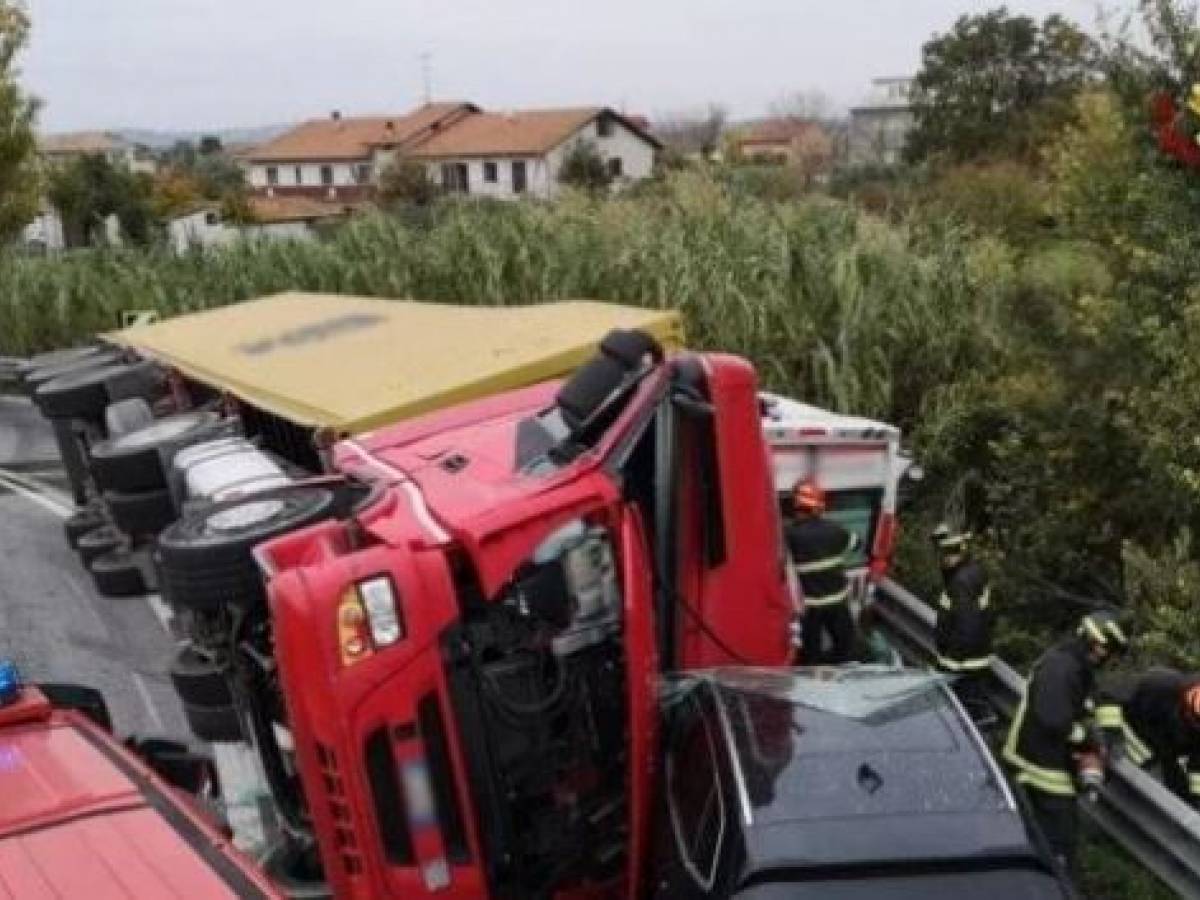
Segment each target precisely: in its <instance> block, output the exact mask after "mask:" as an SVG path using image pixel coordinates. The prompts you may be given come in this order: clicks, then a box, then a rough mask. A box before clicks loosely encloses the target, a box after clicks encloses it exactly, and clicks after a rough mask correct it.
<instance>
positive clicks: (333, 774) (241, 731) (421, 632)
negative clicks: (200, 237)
mask: <svg viewBox="0 0 1200 900" xmlns="http://www.w3.org/2000/svg"><path fill="white" fill-rule="evenodd" d="M593 312H594V311H593ZM264 318H266V319H269V318H270V316H269V315H267V314H266V313H264ZM378 318H379V316H377V315H376V314H375V312H374V311H373V308H372V311H370V312H367V313H362V312H359V313H355V314H354V315H351V316H347V315H346V314H341V315H340V316H335V317H334V319H332V320H330V321H334V322H337V323H340V325H338V327H337V328H336V329H331V328H330V327H321V328H318V327H317V325H320V324H321V323H320V322H318V323H317V324H315V325H311V326H310V325H305V326H304V327H303V329H301V328H299V327H295V326H293V327H292V329H291V331H289V332H287V334H289V335H292V336H291V337H289V338H288V339H287V340H285V341H276V342H275V343H274V344H270V345H269V346H268V344H266V343H264V342H263V341H252V342H249V343H247V341H246V340H241V343H240V344H239V345H238V347H239V349H238V351H237V352H238V353H240V354H241V355H242V356H243V357H245V358H246V359H248V360H249V361H250V362H249V363H248V364H247V366H248V368H247V370H246V371H247V372H250V373H251V374H253V364H255V362H256V361H257V360H259V359H261V357H262V355H263V354H266V353H267V352H268V351H273V350H275V349H277V348H278V347H281V346H284V347H292V346H298V345H301V344H304V343H305V342H310V341H321V340H325V339H326V338H328V336H329V335H331V334H336V335H345V334H351V333H352V334H353V335H354V336H355V338H356V339H365V338H364V337H363V336H364V335H368V336H369V332H370V329H371V328H372V327H373V324H374V323H375V322H376V321H377V320H378ZM171 324H172V323H169V322H168V323H164V325H162V326H157V327H161V328H164V329H169V328H170V327H171ZM264 348H265V349H264ZM373 349H374V351H375V352H379V351H380V350H386V345H384V344H380V345H378V346H375V347H374V348H373ZM364 355H365V354H360V355H358V356H357V357H355V356H353V355H352V356H349V357H347V362H346V364H347V365H348V366H350V365H352V360H353V359H355V358H359V359H361V358H363V357H364ZM159 361H160V362H161V361H166V362H169V360H161V359H160V360H159ZM243 362H244V360H243ZM503 362H504V360H503V359H501V363H502V364H503ZM290 364H291V365H293V366H296V365H300V363H299V361H296V362H292V363H290ZM440 364H442V365H448V364H452V361H445V362H442V363H440ZM558 364H559V365H561V364H562V360H559V362H558ZM176 374H177V375H180V377H178V378H174V379H172V383H173V386H174V391H173V393H174V395H175V400H176V403H177V405H184V406H186V405H187V402H188V401H189V400H190V401H191V402H193V403H194V402H196V401H199V402H201V403H204V402H207V405H208V407H209V409H210V410H212V412H211V413H206V414H204V415H210V416H218V415H219V417H221V418H222V419H223V420H225V419H228V418H229V413H230V412H231V410H236V412H237V414H238V415H237V416H236V421H238V422H239V423H240V427H241V429H242V430H243V431H244V432H245V433H246V434H247V435H248V436H251V437H255V438H256V439H257V444H258V449H250V448H248V447H247V445H246V444H245V443H244V441H242V439H241V438H236V437H228V436H227V432H219V433H218V432H214V431H213V430H212V428H211V423H210V422H207V421H205V422H204V423H202V424H203V428H202V429H201V432H202V434H203V440H204V441H206V442H207V443H194V444H193V445H192V446H191V447H190V448H188V451H187V452H186V453H185V452H180V448H179V447H178V446H173V447H171V448H167V447H165V446H164V447H162V448H159V449H158V450H155V451H154V453H156V454H158V456H157V457H155V458H154V465H155V466H158V465H160V464H161V466H162V467H163V468H164V470H165V471H166V472H167V473H168V475H169V477H164V483H165V484H166V486H165V487H164V488H162V492H164V493H168V494H170V496H168V497H167V499H166V502H173V503H175V505H176V506H177V507H178V511H179V512H180V513H181V516H180V518H179V519H178V521H176V522H175V523H174V524H171V525H169V526H167V527H166V529H165V530H164V531H162V533H161V534H160V535H159V536H158V539H157V541H156V543H155V548H156V549H155V557H156V568H157V578H158V581H159V585H160V588H161V590H162V593H163V594H164V596H165V598H166V599H167V600H168V601H169V603H170V604H171V606H172V607H173V609H174V611H175V613H176V616H177V618H178V621H179V624H180V627H181V630H182V632H183V633H184V634H185V635H186V637H187V642H186V645H185V647H184V648H183V650H182V651H181V656H180V659H179V660H178V661H177V665H176V666H175V668H174V669H173V670H172V673H171V675H172V680H173V681H174V683H175V686H176V689H177V691H178V692H179V694H180V696H181V698H182V700H183V701H184V704H185V711H186V712H187V713H188V716H189V720H190V721H192V724H193V728H194V730H195V731H196V733H197V734H198V735H200V736H202V737H205V738H207V739H209V740H237V739H243V738H244V739H246V740H249V741H250V742H251V743H252V744H253V745H254V747H255V749H256V750H257V753H258V756H259V759H260V760H261V763H262V768H263V771H264V774H265V776H266V780H267V783H268V785H269V787H270V792H271V795H272V799H273V805H274V807H275V809H276V811H277V813H278V816H279V819H280V821H281V825H282V827H281V833H282V835H283V836H284V844H283V848H282V851H280V852H277V853H275V854H273V856H272V860H271V863H272V868H271V871H270V874H271V875H272V877H273V878H275V880H276V884H281V885H284V886H286V888H287V890H288V891H289V892H292V893H309V892H313V891H317V892H320V891H322V890H324V889H326V888H327V889H328V890H330V891H331V892H332V893H333V894H334V895H335V896H338V897H364V898H365V897H417V896H434V895H445V896H451V897H454V896H458V897H479V896H494V897H506V896H507V897H534V896H546V897H549V896H562V897H569V896H577V897H592V896H618V895H624V896H636V895H639V894H641V893H643V892H645V891H646V890H647V889H648V888H649V885H648V883H647V882H648V873H647V871H646V864H647V861H648V855H649V854H648V847H649V846H650V844H649V841H650V837H649V829H650V827H651V820H652V818H653V817H654V815H655V796H656V792H657V787H658V774H659V773H658V771H657V760H658V759H659V751H658V735H657V728H658V698H657V694H656V692H657V685H658V682H659V678H660V677H661V675H662V674H663V673H664V672H672V671H677V670H684V669H694V668H703V667H712V666H721V665H759V666H778V665H784V664H787V663H788V662H789V661H790V659H791V653H792V647H791V644H790V629H789V625H790V623H791V622H792V620H793V617H794V616H795V615H796V613H797V609H796V603H795V598H794V597H793V596H792V593H791V591H790V590H789V586H788V579H787V577H786V567H785V560H784V557H783V552H782V542H781V540H780V529H779V510H778V487H779V486H778V485H777V484H775V483H774V482H775V481H776V480H777V475H778V473H775V474H774V475H773V465H772V460H771V457H770V453H769V450H768V445H767V439H766V438H765V437H764V427H766V426H767V425H768V424H770V425H773V427H774V429H775V431H778V433H779V435H780V437H779V438H778V440H786V441H791V440H793V438H792V437H788V436H787V435H788V434H790V432H789V431H787V429H782V428H780V427H779V426H780V421H781V420H780V414H779V412H778V408H777V407H772V406H771V404H766V405H764V401H763V400H762V399H761V398H760V397H759V395H758V393H757V385H756V379H755V375H754V372H753V369H752V368H751V367H750V365H749V364H748V363H746V362H745V361H743V360H740V359H737V358H735V357H731V356H726V355H721V354H698V353H689V352H679V353H675V354H673V355H667V354H666V353H664V350H663V347H662V346H661V343H660V341H657V340H655V339H654V338H653V337H651V336H650V335H648V334H647V333H645V332H643V331H639V330H635V329H632V328H625V329H621V328H618V329H617V330H614V331H611V332H610V333H609V334H608V335H607V337H605V338H604V340H603V341H602V342H601V343H600V349H599V352H598V353H597V354H596V355H595V356H594V357H592V358H591V359H590V361H588V362H586V364H584V365H583V366H582V368H580V369H579V370H578V371H577V372H575V373H574V374H573V375H572V376H571V377H570V378H568V379H567V380H565V381H562V382H557V381H550V382H542V383H537V384H532V385H531V386H528V387H521V388H519V389H516V390H508V391H506V392H500V393H494V394H493V395H491V396H483V397H482V398H481V399H475V400H471V401H469V402H465V403H461V404H459V405H456V406H448V408H443V409H441V410H440V411H435V412H429V413H426V414H425V415H423V416H420V417H418V418H412V419H409V420H408V421H405V422H401V423H399V424H394V425H389V426H386V427H383V428H380V429H379V430H376V431H374V432H371V431H365V432H364V431H361V430H357V429H348V428H347V429H338V430H339V431H341V432H342V437H343V438H344V439H343V440H341V441H340V442H338V443H336V444H329V443H325V442H322V441H318V442H317V444H315V445H314V444H305V443H304V442H298V441H297V440H296V436H297V434H298V433H299V431H300V430H299V429H297V428H296V427H295V425H294V423H289V422H287V421H286V420H281V419H280V417H278V416H273V415H271V412H272V406H271V404H272V403H274V402H275V401H276V399H277V395H275V394H272V393H271V390H273V389H274V388H273V386H272V385H271V379H270V378H269V377H268V378H266V379H265V383H266V384H267V387H268V388H271V390H266V389H264V390H261V391H259V392H258V393H257V394H256V395H254V398H255V399H257V400H260V401H261V403H262V404H263V405H262V407H260V408H255V407H254V406H253V405H250V404H246V403H244V402H243V403H241V404H239V403H238V402H237V400H238V399H239V398H238V390H240V389H243V388H244V387H245V382H244V381H242V382H238V381H237V380H236V379H227V380H228V381H229V382H230V384H231V385H232V386H233V391H232V395H231V394H230V393H225V394H224V395H223V396H216V395H215V394H214V392H213V391H212V389H211V382H209V383H207V384H206V382H205V378H204V376H205V375H207V374H209V373H205V372H203V371H196V370H192V371H187V370H185V371H184V372H183V373H176ZM530 374H531V375H540V378H544V377H546V375H547V373H546V372H545V371H544V370H530ZM258 375H259V378H260V380H264V379H263V376H262V373H261V372H260V373H258ZM343 377H344V373H343ZM540 378H538V377H528V378H527V382H529V381H539V380H540ZM327 380H328V381H330V382H334V381H337V378H336V377H334V373H333V372H332V371H330V378H329V379H327ZM527 382H526V383H527ZM89 384H90V383H89ZM481 384H482V383H481ZM376 386H377V385H376ZM492 386H493V387H495V386H496V385H494V384H493V385H492ZM513 386H514V385H512V384H508V385H502V387H513ZM89 389H90V390H92V391H93V393H94V386H91V387H90V388H89ZM487 392H488V391H487V390H482V389H475V390H474V392H473V395H474V396H477V397H478V396H479V395H480V394H486V393H487ZM101 393H103V392H101ZM89 396H91V395H89ZM181 397H182V398H184V403H182V404H179V403H178V401H179V399H180V398H181ZM452 401H453V398H452V397H451V396H449V395H447V396H441V397H438V398H437V400H436V402H435V403H433V404H432V405H433V406H442V407H447V404H449V403H450V402H452ZM303 412H304V410H301V413H303ZM409 412H410V413H412V412H419V410H417V409H415V408H414V409H411V410H409ZM189 415H193V416H195V415H198V414H197V413H191V414H189ZM155 422H156V423H157V422H166V420H164V419H156V420H155ZM147 427H153V428H156V429H157V431H156V433H159V432H170V433H175V432H176V431H178V430H179V429H173V428H165V427H164V426H160V425H157V424H156V425H153V426H147ZM181 427H182V425H181ZM188 427H189V428H190V427H191V426H190V425H189V426H188ZM77 430H81V431H82V432H83V433H85V434H86V433H87V432H88V431H89V430H90V426H89V427H85V428H82V429H77ZM186 430H187V429H184V431H186ZM356 430H357V431H358V433H354V431H356ZM770 430H771V429H770V428H768V431H770ZM817 430H819V431H820V434H819V435H817V436H816V441H817V443H816V445H815V446H813V447H812V449H811V450H806V451H804V452H805V454H806V456H805V458H806V459H809V460H810V463H809V464H810V465H811V466H813V467H815V466H816V464H817V463H816V461H817V460H818V459H819V458H821V456H822V455H823V454H825V453H826V452H832V451H834V450H836V449H837V446H838V442H839V441H858V440H860V437H861V436H859V435H858V434H857V432H855V433H854V434H851V431H852V429H849V430H848V426H846V425H845V423H836V427H835V426H834V425H826V423H821V428H820V429H815V428H807V427H806V428H805V429H801V430H799V431H798V433H800V431H803V432H804V434H805V437H804V438H803V439H804V440H809V439H810V438H812V437H813V434H812V433H813V432H815V431H817ZM347 432H350V434H349V435H347ZM144 433H146V432H142V431H139V430H137V429H134V430H133V431H132V432H131V436H130V437H128V438H126V437H124V436H122V435H114V434H110V435H109V436H108V437H107V438H105V439H104V444H103V445H99V444H97V445H94V446H93V447H91V448H90V450H89V448H87V447H85V453H84V455H85V456H89V455H90V457H92V463H91V466H92V468H93V469H95V468H96V465H95V461H96V460H99V461H101V462H102V463H103V471H104V472H105V473H106V475H105V477H106V479H111V476H112V474H113V472H114V471H115V467H114V465H113V461H114V460H115V459H117V460H119V459H124V460H125V462H126V463H128V464H127V465H124V466H123V467H122V468H123V469H124V470H127V471H130V472H133V471H139V464H138V458H140V457H138V458H135V457H136V456H137V454H144V453H146V452H147V446H146V442H145V441H144V440H141V439H140V438H138V437H137V435H139V434H144ZM325 434H326V435H327V434H328V432H327V431H326V433H325ZM839 435H840V437H839ZM888 440H889V441H890V443H889V444H887V446H889V447H891V448H892V449H891V450H890V451H889V455H887V456H886V457H885V458H884V460H885V462H886V465H885V466H883V467H882V468H881V472H886V475H884V476H882V477H883V478H884V480H885V483H886V484H887V485H888V486H889V490H883V489H882V488H883V485H881V486H880V488H881V489H880V490H879V498H880V499H879V500H878V501H877V502H876V508H875V509H874V513H873V515H871V516H867V517H865V518H864V520H863V521H864V527H865V528H867V529H868V531H869V532H874V530H875V528H876V525H877V523H878V522H879V521H880V520H881V519H886V518H887V516H886V515H884V514H886V513H887V512H888V508H887V505H888V504H890V505H891V506H892V507H893V508H894V503H895V496H894V490H891V489H890V488H893V487H894V484H893V477H894V475H893V456H894V450H895V447H894V446H893V445H894V444H895V440H896V436H895V435H894V434H892V435H891V437H890V438H889V439H888ZM296 448H300V449H302V450H304V452H303V453H297V452H292V451H295V449H296ZM255 454H258V457H255ZM185 459H186V464H185V462H184V461H185ZM248 460H249V462H252V463H254V464H253V465H249V464H248V462H247V461H248ZM267 463H270V466H267ZM181 467H182V468H181ZM189 467H190V468H189ZM200 467H204V469H205V475H204V477H203V478H201V477H199V475H197V472H198V471H199V469H200ZM270 467H274V468H270ZM877 468H878V467H877ZM268 469H270V470H269V471H268ZM176 470H178V471H176ZM222 470H225V471H224V472H223V471H222ZM305 470H307V471H305ZM322 470H323V472H324V474H318V473H319V472H320V471H322ZM145 473H146V469H145V468H144V467H140V471H139V475H140V476H144V475H145ZM170 473H174V474H173V475H172V474H170ZM226 475H228V477H226ZM243 476H245V477H243ZM880 477H881V476H880V475H879V474H878V473H875V474H872V475H870V476H869V478H868V479H867V480H868V481H869V480H870V479H876V480H878V479H879V478H880ZM852 481H853V479H851V482H852ZM851 482H847V484H848V485H850V486H851V487H853V486H854V485H853V484H851ZM201 485H202V486H203V490H200V489H199V487H200V486H201ZM143 487H145V484H142V485H141V486H140V487H139V489H142V488H143ZM862 487H870V488H872V489H874V482H873V481H872V482H871V483H870V484H866V483H864V485H862ZM109 488H110V490H108V491H106V493H105V497H106V498H107V497H109V496H111V494H112V490H111V489H112V488H115V489H116V490H117V492H118V493H119V491H120V489H121V485H120V484H116V485H115V486H114V485H111V484H110V485H109ZM168 488H170V490H169V491H168ZM155 490H158V489H157V488H155ZM864 537H866V538H867V540H866V541H865V543H867V545H868V546H871V547H875V548H878V550H879V554H880V556H881V557H883V556H886V555H887V554H888V553H890V549H891V540H892V533H891V530H890V529H885V528H879V529H878V533H875V534H873V533H868V534H865V535H864ZM135 552H136V551H135Z"/></svg>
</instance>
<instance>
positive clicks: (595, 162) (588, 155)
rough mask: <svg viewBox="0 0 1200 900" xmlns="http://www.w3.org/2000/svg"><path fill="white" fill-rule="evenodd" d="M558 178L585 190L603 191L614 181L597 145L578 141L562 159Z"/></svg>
mask: <svg viewBox="0 0 1200 900" xmlns="http://www.w3.org/2000/svg"><path fill="white" fill-rule="evenodd" d="M558 180H559V181H561V182H562V183H563V184H568V185H570V186H572V187H577V188H581V189H583V190H585V191H603V190H605V189H607V188H608V186H609V185H610V184H611V183H612V176H611V175H610V174H609V171H608V167H607V166H606V165H605V164H604V160H603V159H602V158H601V156H600V151H599V150H597V149H596V145H595V144H593V143H592V142H591V141H577V142H576V143H575V146H573V147H572V148H571V149H570V150H569V151H568V152H567V155H566V157H564V159H563V161H562V166H561V167H560V168H559V170H558Z"/></svg>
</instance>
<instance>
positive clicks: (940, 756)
mask: <svg viewBox="0 0 1200 900" xmlns="http://www.w3.org/2000/svg"><path fill="white" fill-rule="evenodd" d="M908 677H909V678H910V679H911V678H913V677H915V678H918V679H919V678H921V677H922V676H920V675H919V674H917V675H915V676H908ZM797 684H798V686H799V689H798V690H797V691H796V692H795V694H794V695H793V696H781V695H779V693H778V692H777V691H776V692H766V693H763V692H757V691H747V690H745V689H744V688H742V687H732V686H730V685H728V684H717V685H716V686H715V694H716V697H717V700H718V709H719V716H720V717H721V720H722V725H723V729H724V731H725V734H726V737H727V739H728V742H729V745H730V756H731V762H732V764H733V768H734V772H733V778H734V781H735V786H736V789H737V791H738V793H739V797H740V800H741V805H742V815H743V820H744V821H743V831H744V833H745V835H746V841H747V853H748V857H749V860H748V862H749V865H750V866H751V868H753V867H756V866H774V865H800V866H822V865H826V864H841V863H847V862H850V863H868V862H886V861H892V860H914V859H960V858H973V857H979V856H993V857H1003V856H1012V855H1014V854H1015V855H1017V856H1021V855H1025V854H1029V855H1033V850H1032V845H1031V841H1030V838H1029V835H1028V832H1027V830H1026V827H1025V823H1024V821H1023V819H1022V817H1021V815H1020V813H1019V811H1018V809H1017V806H1016V803H1015V801H1014V799H1013V796H1012V794H1011V792H1010V791H1009V789H1008V787H1007V784H1006V783H1005V781H1004V778H1003V776H1002V775H1001V774H1000V772H999V770H998V769H997V767H996V765H995V762H994V761H993V760H992V758H991V756H990V754H988V753H987V751H986V749H985V748H984V746H983V745H982V742H981V740H980V738H979V737H978V734H977V732H976V731H975V730H974V728H973V726H971V725H970V724H969V722H968V721H967V719H966V717H965V715H964V713H963V712H962V709H961V707H960V706H959V705H958V704H957V702H956V701H955V700H954V698H953V695H952V694H951V693H950V691H949V690H948V689H947V688H946V686H945V683H944V681H942V680H940V679H937V678H931V679H930V681H929V688H928V689H927V690H923V691H922V690H916V691H912V692H910V693H908V694H904V695H903V699H900V700H898V701H897V702H893V703H876V704H873V705H872V704H871V703H867V704H865V705H863V704H859V707H860V708H858V709H854V708H852V706H853V704H851V707H846V708H842V709H839V708H838V704H841V703H844V698H841V697H835V698H834V699H835V700H836V701H837V702H835V703H833V704H832V705H829V704H827V703H826V702H825V698H828V697H830V696H832V695H831V692H830V689H829V686H824V685H823V686H821V691H823V693H822V692H821V691H818V692H817V693H816V694H814V697H813V698H809V701H811V702H806V701H805V700H804V699H800V698H802V695H803V694H804V689H805V688H806V687H809V686H810V685H809V684H806V683H805V682H804V681H803V680H802V677H801V680H799V681H798V682H797ZM871 690H874V688H872V689H871ZM879 693H880V696H884V695H886V692H885V691H880V692H879ZM852 699H854V700H857V699H860V698H852Z"/></svg>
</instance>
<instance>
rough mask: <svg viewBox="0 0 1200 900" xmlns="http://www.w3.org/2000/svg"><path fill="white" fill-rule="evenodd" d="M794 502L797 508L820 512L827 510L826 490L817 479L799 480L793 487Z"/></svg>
mask: <svg viewBox="0 0 1200 900" xmlns="http://www.w3.org/2000/svg"><path fill="white" fill-rule="evenodd" d="M792 503H794V504H795V506H796V509H802V510H805V511H807V512H813V513H820V512H824V511H825V492H824V491H823V490H821V487H820V485H818V484H817V483H816V482H815V481H797V482H796V486H795V487H794V488H792Z"/></svg>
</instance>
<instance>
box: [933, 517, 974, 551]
mask: <svg viewBox="0 0 1200 900" xmlns="http://www.w3.org/2000/svg"><path fill="white" fill-rule="evenodd" d="M929 538H930V540H932V541H933V545H934V546H935V547H937V548H938V549H939V550H943V551H949V552H955V551H958V550H962V549H964V548H965V547H966V546H967V544H968V543H969V542H970V540H971V532H969V531H963V530H961V529H955V528H951V527H950V526H949V524H947V523H946V522H940V523H939V524H938V526H937V528H935V529H933V531H931V532H930V534H929Z"/></svg>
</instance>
